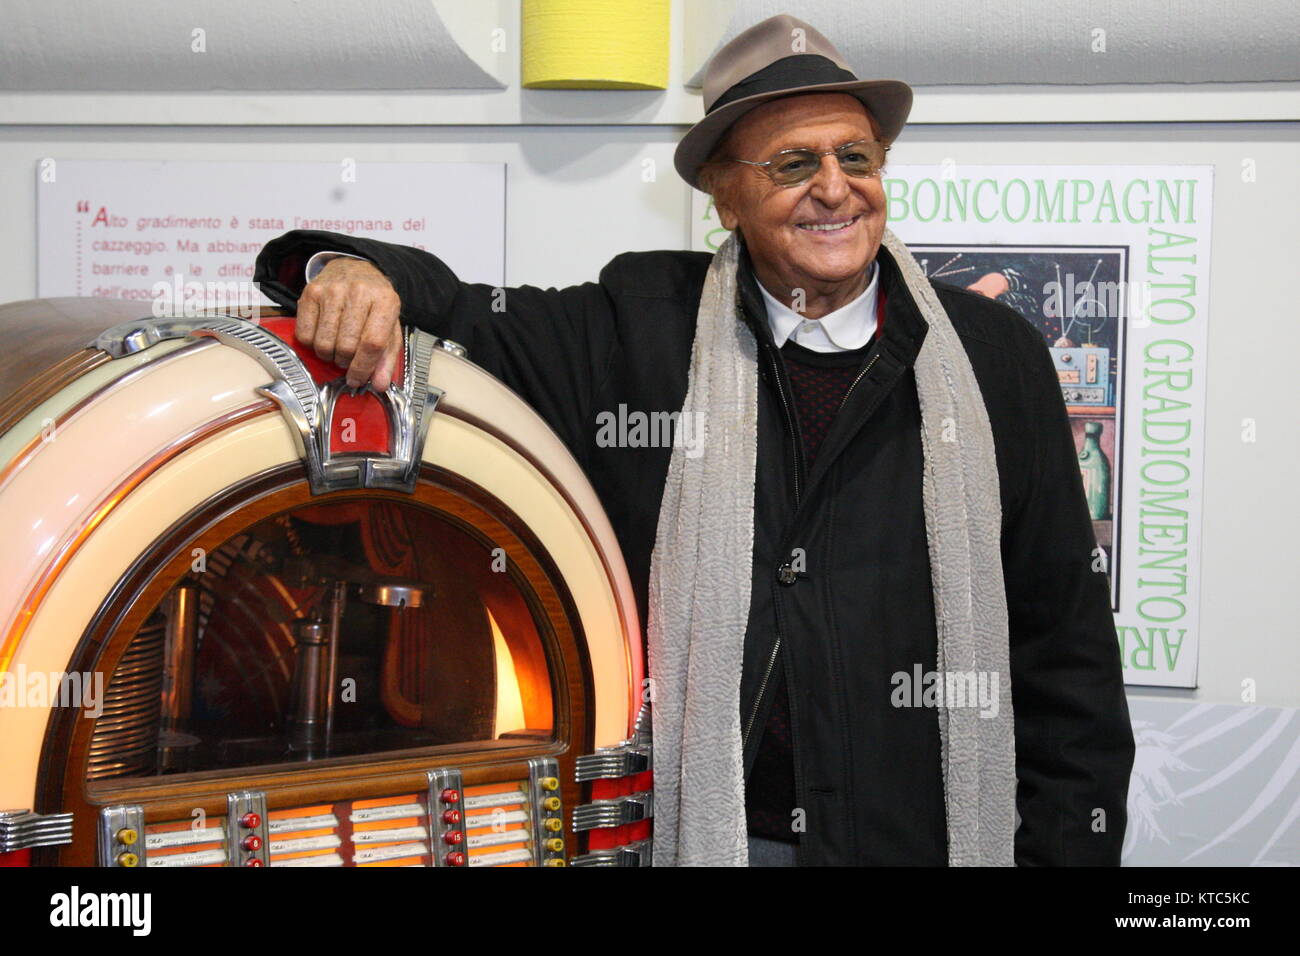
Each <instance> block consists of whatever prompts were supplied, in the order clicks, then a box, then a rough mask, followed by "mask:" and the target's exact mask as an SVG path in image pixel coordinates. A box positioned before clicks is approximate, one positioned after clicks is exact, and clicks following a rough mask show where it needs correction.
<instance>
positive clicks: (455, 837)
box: [442, 830, 465, 846]
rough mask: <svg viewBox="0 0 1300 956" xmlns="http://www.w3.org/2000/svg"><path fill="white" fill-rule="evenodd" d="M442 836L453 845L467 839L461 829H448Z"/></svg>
mask: <svg viewBox="0 0 1300 956" xmlns="http://www.w3.org/2000/svg"><path fill="white" fill-rule="evenodd" d="M442 838H443V840H445V841H446V842H448V843H450V844H451V845H452V846H455V845H456V844H457V843H459V842H460V841H461V840H463V839H465V834H463V833H461V832H460V831H459V830H448V831H447V832H446V833H444V834H443V835H442Z"/></svg>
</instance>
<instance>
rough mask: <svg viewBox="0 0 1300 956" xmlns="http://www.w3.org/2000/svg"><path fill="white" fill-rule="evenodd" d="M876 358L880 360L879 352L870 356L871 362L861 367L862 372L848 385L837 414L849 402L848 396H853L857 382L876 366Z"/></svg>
mask: <svg viewBox="0 0 1300 956" xmlns="http://www.w3.org/2000/svg"><path fill="white" fill-rule="evenodd" d="M878 358H880V353H879V352H877V353H876V354H875V355H873V356H871V361H870V362H868V363H867V364H866V365H864V366H863V367H862V371H861V372H859V373H858V377H857V378H855V379H854V380H853V382H852V384H850V385H849V390H848V391H847V392H845V393H844V397H843V398H842V399H840V407H839V408H837V409H835V411H836V413H837V414H838V413H839V412H841V411H843V409H844V405H845V403H847V402H848V400H849V396H850V395H852V394H853V389H854V387H855V386H856V385H857V384H858V382H860V381H862V376H864V375H866V374H867V373H868V372H870V371H871V366H873V365H875V364H876V359H878Z"/></svg>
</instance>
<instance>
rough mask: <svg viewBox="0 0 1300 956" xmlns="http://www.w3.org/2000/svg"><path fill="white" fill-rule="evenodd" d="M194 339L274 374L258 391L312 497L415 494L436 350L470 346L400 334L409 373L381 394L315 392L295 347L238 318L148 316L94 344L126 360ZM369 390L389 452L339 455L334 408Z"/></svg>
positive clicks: (338, 386) (339, 382) (338, 385)
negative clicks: (302, 468) (384, 422)
mask: <svg viewBox="0 0 1300 956" xmlns="http://www.w3.org/2000/svg"><path fill="white" fill-rule="evenodd" d="M184 336H191V337H194V338H211V339H216V340H217V341H218V342H220V343H221V344H223V345H226V346H229V347H230V348H233V349H236V350H238V351H240V352H243V353H244V354H246V355H248V356H250V357H252V358H253V359H255V360H256V361H257V362H258V364H260V365H261V366H262V367H263V368H264V369H266V371H267V372H268V373H270V375H271V381H270V382H269V383H268V384H267V385H265V386H263V387H261V388H259V389H258V390H257V391H258V393H259V394H261V395H263V396H265V397H267V398H270V399H271V400H273V401H274V402H275V403H276V404H277V405H278V406H279V408H280V411H281V413H282V414H283V415H284V418H285V420H286V421H287V422H288V424H289V426H290V432H291V434H292V435H293V438H294V443H295V445H296V446H297V449H298V454H299V457H300V458H302V459H303V461H304V462H305V463H306V466H307V480H308V482H309V483H310V485H311V489H312V494H316V495H323V494H327V493H328V492H331V491H341V490H345V489H353V488H384V489H392V490H396V491H403V492H406V493H407V494H410V493H411V491H413V490H414V488H415V484H416V481H417V480H418V478H419V473H420V461H421V459H422V457H423V453H424V443H425V440H426V438H427V437H428V434H429V423H430V421H431V419H432V416H433V412H434V409H435V407H436V406H437V404H438V400H439V399H440V398H441V397H442V395H443V391H442V389H440V388H438V387H437V386H434V385H430V384H429V366H430V363H431V361H432V357H433V352H434V349H436V348H437V349H442V350H443V351H446V352H449V353H450V354H452V355H455V356H458V357H460V358H464V357H465V348H464V347H463V346H461V345H458V344H457V343H455V342H450V341H447V340H444V339H438V338H436V337H435V336H432V335H429V334H428V333H427V332H422V331H420V330H418V329H412V328H409V327H408V328H405V329H404V330H403V347H404V355H403V357H404V359H405V373H404V375H403V376H402V378H403V382H402V384H401V385H398V384H396V383H392V384H390V385H389V386H388V388H387V389H386V390H385V391H384V392H379V391H377V390H376V389H375V388H373V387H372V386H370V385H366V386H364V388H363V389H351V388H349V387H348V385H347V381H346V379H344V378H338V379H334V380H333V381H329V382H326V383H324V384H323V385H321V386H320V387H319V388H317V386H316V383H315V382H314V381H313V380H312V377H311V374H310V373H309V372H308V371H307V367H306V366H305V365H304V364H303V362H302V360H301V359H300V358H299V357H298V355H297V353H295V352H294V350H293V348H292V347H291V346H290V345H288V344H287V343H286V342H284V341H283V340H282V339H280V338H279V337H278V336H276V335H275V334H273V333H272V332H270V331H269V330H268V329H266V328H264V327H263V326H261V325H258V324H257V323H256V322H252V321H249V320H247V319H241V318H238V317H234V316H203V317H198V318H174V317H164V318H148V319H139V320H136V321H132V322H124V323H122V324H120V325H116V326H114V327H113V328H111V329H109V330H107V331H106V332H104V333H102V334H101V335H99V336H98V337H97V338H96V339H95V340H94V341H93V342H92V343H91V345H92V346H93V347H95V348H98V349H101V350H103V351H104V352H107V353H108V354H109V355H112V356H114V357H115V358H116V357H121V356H124V355H131V354H134V353H136V352H140V351H143V350H145V349H147V348H150V347H152V346H154V345H157V344H158V343H159V342H162V341H164V340H167V339H174V338H182V337H184ZM358 391H365V392H369V393H370V394H372V395H374V396H375V397H376V398H377V399H379V401H380V403H381V405H382V406H383V408H384V412H385V415H386V416H387V418H388V425H389V431H390V435H391V448H392V450H391V452H389V453H380V452H366V453H360V454H358V453H348V454H345V455H336V454H334V453H333V452H332V451H331V449H330V432H331V428H332V425H333V421H334V409H335V406H336V405H337V403H338V399H339V396H340V395H342V394H344V393H345V392H352V393H356V392H358Z"/></svg>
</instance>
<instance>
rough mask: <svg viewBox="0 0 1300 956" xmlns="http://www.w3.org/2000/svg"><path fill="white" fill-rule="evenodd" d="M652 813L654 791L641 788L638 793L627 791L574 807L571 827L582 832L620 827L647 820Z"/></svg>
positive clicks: (653, 813) (653, 811)
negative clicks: (625, 794)
mask: <svg viewBox="0 0 1300 956" xmlns="http://www.w3.org/2000/svg"><path fill="white" fill-rule="evenodd" d="M654 815H655V804H654V793H653V792H652V791H650V790H642V791H641V792H640V793H629V794H628V795H627V796H625V797H612V798H611V799H609V800H593V801H592V802H591V803H584V804H582V806H579V807H574V808H573V829H574V830H575V831H579V832H582V831H586V830H602V829H606V828H609V827H621V826H625V825H626V824H629V823H640V822H641V821H642V820H649V819H650V818H651V817H653V816H654Z"/></svg>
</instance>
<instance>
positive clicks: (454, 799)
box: [441, 787, 460, 803]
mask: <svg viewBox="0 0 1300 956" xmlns="http://www.w3.org/2000/svg"><path fill="white" fill-rule="evenodd" d="M441 797H442V802H443V803H460V791H459V790H457V789H455V788H454V787H448V788H447V789H446V790H444V791H442V794H441Z"/></svg>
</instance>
